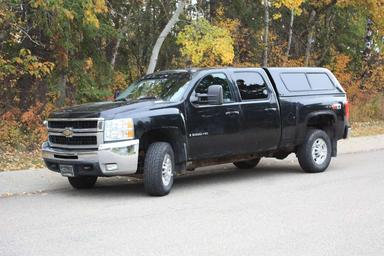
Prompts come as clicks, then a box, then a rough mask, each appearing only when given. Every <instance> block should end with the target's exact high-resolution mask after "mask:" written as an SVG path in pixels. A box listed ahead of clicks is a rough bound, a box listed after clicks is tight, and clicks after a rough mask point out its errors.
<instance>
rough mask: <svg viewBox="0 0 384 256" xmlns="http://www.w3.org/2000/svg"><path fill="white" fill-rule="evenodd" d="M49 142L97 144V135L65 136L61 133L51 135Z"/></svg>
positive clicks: (78, 144) (72, 144) (73, 144)
mask: <svg viewBox="0 0 384 256" xmlns="http://www.w3.org/2000/svg"><path fill="white" fill-rule="evenodd" d="M49 142H51V143H53V144H61V145H71V146H82V145H97V137H96V136H74V137H65V136H60V135H49Z"/></svg>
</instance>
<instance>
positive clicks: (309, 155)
mask: <svg viewBox="0 0 384 256" xmlns="http://www.w3.org/2000/svg"><path fill="white" fill-rule="evenodd" d="M331 145H332V144H331V139H330V138H329V136H328V134H327V133H326V132H324V131H323V130H309V131H308V133H307V135H306V137H305V140H304V143H303V144H302V145H301V146H300V147H299V149H298V151H297V154H296V155H297V158H298V160H299V163H300V166H301V168H302V169H303V170H304V171H306V172H311V173H316V172H323V171H325V170H326V169H327V168H328V166H329V163H330V162H331V153H332V152H331V151H332V146H331Z"/></svg>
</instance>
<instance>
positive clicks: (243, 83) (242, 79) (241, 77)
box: [233, 71, 269, 101]
mask: <svg viewBox="0 0 384 256" xmlns="http://www.w3.org/2000/svg"><path fill="white" fill-rule="evenodd" d="M233 78H234V80H235V83H236V86H237V88H238V89H239V92H240V97H241V99H242V100H243V101H247V100H260V99H266V98H268V95H269V90H268V86H267V84H266V82H265V80H264V78H263V77H262V76H261V75H260V73H258V72H255V71H240V72H239V71H237V72H234V73H233Z"/></svg>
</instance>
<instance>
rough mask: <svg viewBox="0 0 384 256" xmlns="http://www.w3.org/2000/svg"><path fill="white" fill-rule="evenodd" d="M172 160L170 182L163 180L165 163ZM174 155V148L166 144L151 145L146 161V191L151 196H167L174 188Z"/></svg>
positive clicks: (156, 143)
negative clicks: (168, 159)
mask: <svg viewBox="0 0 384 256" xmlns="http://www.w3.org/2000/svg"><path fill="white" fill-rule="evenodd" d="M166 158H170V160H171V163H170V166H171V168H172V169H171V170H170V172H171V175H170V177H169V176H168V177H169V178H170V179H169V182H168V183H166V181H164V179H163V162H164V161H166ZM174 159H175V158H174V153H173V149H172V146H171V145H170V144H169V143H166V142H155V143H152V144H151V145H149V148H148V150H147V152H146V154H145V160H144V189H145V191H146V192H147V193H148V194H149V195H151V196H165V195H167V194H168V193H169V192H170V191H171V189H172V186H173V179H174V170H175V163H174Z"/></svg>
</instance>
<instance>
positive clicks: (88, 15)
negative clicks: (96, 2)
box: [83, 9, 100, 28]
mask: <svg viewBox="0 0 384 256" xmlns="http://www.w3.org/2000/svg"><path fill="white" fill-rule="evenodd" d="M83 22H84V23H85V24H88V25H92V26H94V27H96V28H99V27H100V24H99V20H98V19H97V17H96V14H95V12H93V11H92V10H91V9H87V10H85V12H84V21H83Z"/></svg>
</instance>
